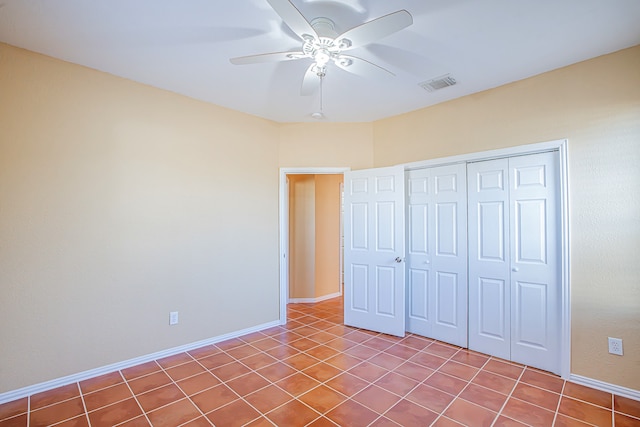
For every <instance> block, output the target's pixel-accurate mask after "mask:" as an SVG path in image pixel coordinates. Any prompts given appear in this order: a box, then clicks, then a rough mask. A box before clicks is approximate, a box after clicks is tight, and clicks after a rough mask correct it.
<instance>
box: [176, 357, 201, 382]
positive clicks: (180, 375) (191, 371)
mask: <svg viewBox="0 0 640 427" xmlns="http://www.w3.org/2000/svg"><path fill="white" fill-rule="evenodd" d="M204 371H205V369H204V368H203V367H202V365H200V364H199V363H198V362H195V361H194V362H187V363H184V364H182V365H178V366H174V367H173V368H169V369H167V370H166V373H167V374H168V375H169V376H170V377H171V379H172V380H174V381H180V380H182V379H184V378H189V377H192V376H194V375H197V374H201V373H203V372H204Z"/></svg>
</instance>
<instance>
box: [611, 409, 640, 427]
mask: <svg viewBox="0 0 640 427" xmlns="http://www.w3.org/2000/svg"><path fill="white" fill-rule="evenodd" d="M615 422H616V424H615V426H616V427H638V426H640V418H634V417H631V416H627V415H625V414H620V413H617V412H616V413H615Z"/></svg>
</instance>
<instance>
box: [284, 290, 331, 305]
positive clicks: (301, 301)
mask: <svg viewBox="0 0 640 427" xmlns="http://www.w3.org/2000/svg"><path fill="white" fill-rule="evenodd" d="M339 296H342V293H341V292H336V293H335V294H329V295H324V296H321V297H318V298H289V303H292V304H314V303H317V302H322V301H326V300H328V299H331V298H336V297H339Z"/></svg>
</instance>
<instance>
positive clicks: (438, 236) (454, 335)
mask: <svg viewBox="0 0 640 427" xmlns="http://www.w3.org/2000/svg"><path fill="white" fill-rule="evenodd" d="M407 183H408V190H407V195H408V216H407V221H408V227H407V238H408V242H407V246H408V247H407V279H408V280H407V331H409V332H413V333H416V334H419V335H424V336H427V337H430V338H435V339H438V340H441V341H445V342H448V343H451V344H455V345H459V346H461V347H466V346H467V236H466V223H467V208H466V196H467V194H466V178H465V165H464V164H458V165H450V166H441V167H435V168H429V169H420V170H414V171H410V172H408V173H407Z"/></svg>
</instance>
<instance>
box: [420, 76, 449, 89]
mask: <svg viewBox="0 0 640 427" xmlns="http://www.w3.org/2000/svg"><path fill="white" fill-rule="evenodd" d="M454 84H456V79H454V78H453V77H451V76H450V75H448V74H446V75H444V76H441V77H436V78H435V79H431V80H427V81H426V82H422V83H419V85H420V86H422V88H423V89H424V90H426V91H429V92H433V91H436V90H439V89H444V88H445V87H449V86H453V85H454Z"/></svg>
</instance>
